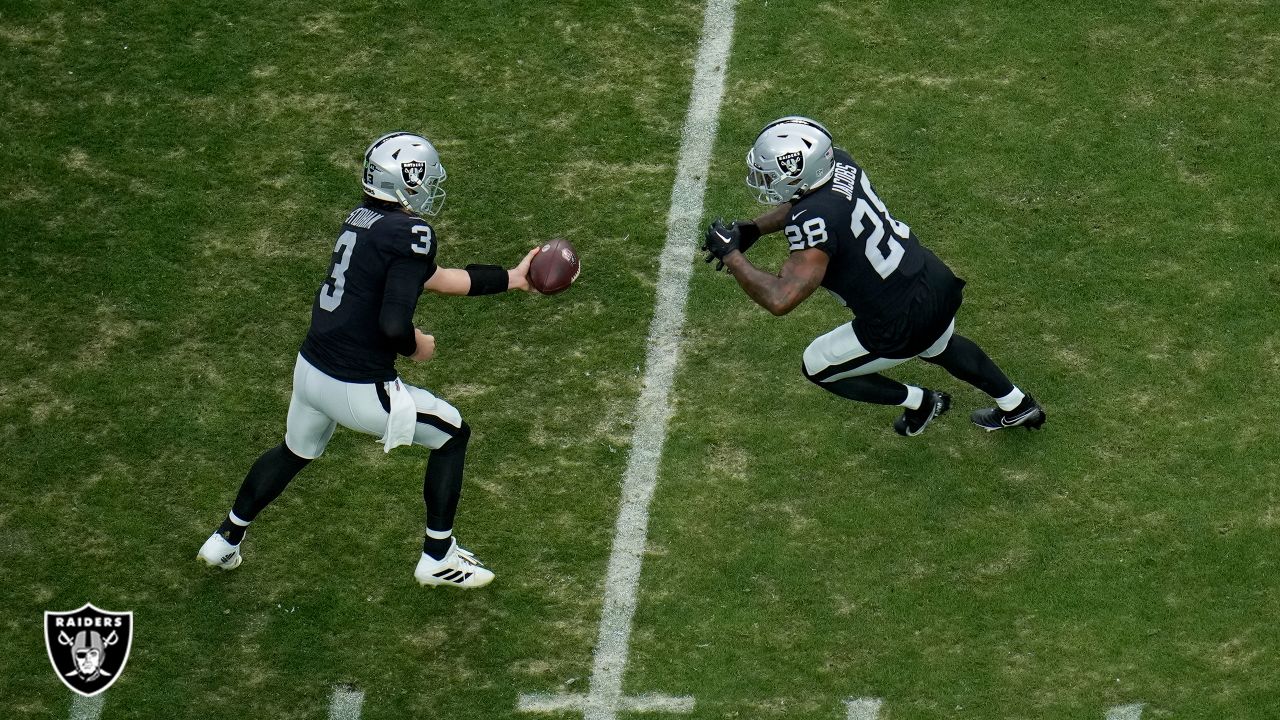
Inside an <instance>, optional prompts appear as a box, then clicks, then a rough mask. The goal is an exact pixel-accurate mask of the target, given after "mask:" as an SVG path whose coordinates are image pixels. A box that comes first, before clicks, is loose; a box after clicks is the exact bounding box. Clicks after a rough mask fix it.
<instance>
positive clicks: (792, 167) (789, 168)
mask: <svg viewBox="0 0 1280 720" xmlns="http://www.w3.org/2000/svg"><path fill="white" fill-rule="evenodd" d="M778 167H779V168H782V172H783V173H784V174H786V175H788V176H790V175H799V174H800V171H801V170H804V155H802V154H801V153H800V151H799V150H793V151H791V152H789V153H785V154H783V155H779V156H778Z"/></svg>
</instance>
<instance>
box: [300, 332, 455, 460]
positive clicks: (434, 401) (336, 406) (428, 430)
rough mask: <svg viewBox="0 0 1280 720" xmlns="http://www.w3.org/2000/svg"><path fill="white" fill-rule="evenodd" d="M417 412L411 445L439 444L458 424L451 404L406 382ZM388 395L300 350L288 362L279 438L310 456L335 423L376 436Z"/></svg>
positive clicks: (381, 428)
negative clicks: (289, 383)
mask: <svg viewBox="0 0 1280 720" xmlns="http://www.w3.org/2000/svg"><path fill="white" fill-rule="evenodd" d="M405 388H406V389H407V390H408V391H409V393H410V394H411V395H412V396H413V404H414V405H415V406H416V408H417V411H418V417H417V423H416V425H415V426H414V430H413V444H414V445H421V446H423V447H426V448H430V449H432V450H435V449H438V448H439V447H440V446H442V445H444V444H445V443H446V442H448V441H449V439H450V438H452V437H453V436H454V435H455V434H456V433H457V432H458V430H459V429H461V428H462V415H460V414H459V413H458V411H457V409H455V408H454V407H453V406H452V405H450V404H449V403H447V402H445V401H444V400H441V399H440V398H438V397H436V396H435V395H432V394H431V393H430V392H427V391H426V390H423V389H422V388H418V387H414V386H412V385H407V384H406V385H405ZM389 407H390V396H389V394H388V393H387V390H386V388H385V387H383V384H382V383H349V382H343V381H341V380H337V379H335V378H332V377H330V376H329V375H326V374H325V373H323V372H321V371H320V370H319V369H317V368H316V367H315V366H314V365H312V364H311V363H309V362H307V361H306V360H305V359H304V358H303V357H302V356H301V355H299V356H298V361H297V363H295V364H294V366H293V397H292V398H290V399H289V420H288V424H287V429H286V431H285V436H284V442H285V445H287V446H288V447H289V450H290V452H292V453H293V454H294V455H297V456H298V457H303V458H308V459H315V458H318V457H320V455H321V453H323V452H324V448H325V446H326V445H328V444H329V438H331V437H333V431H334V429H335V428H336V427H337V426H338V425H342V426H343V427H348V428H351V429H352V430H357V431H359V432H362V433H365V434H368V435H373V436H374V437H379V436H381V435H382V434H383V433H384V432H386V430H387V420H388V419H389V418H390V413H389V412H388V408H389Z"/></svg>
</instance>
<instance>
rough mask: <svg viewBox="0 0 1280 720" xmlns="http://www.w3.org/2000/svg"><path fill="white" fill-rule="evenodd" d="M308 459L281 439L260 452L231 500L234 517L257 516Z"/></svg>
mask: <svg viewBox="0 0 1280 720" xmlns="http://www.w3.org/2000/svg"><path fill="white" fill-rule="evenodd" d="M309 462H311V461H310V460H308V459H307V458H304V457H298V456H297V455H294V454H293V452H292V451H290V450H289V448H287V447H285V444H284V443H280V444H279V445H277V446H275V447H273V448H271V449H270V450H268V451H266V452H264V453H262V456H261V457H259V458H258V460H257V462H255V463H254V464H253V467H251V468H249V474H248V475H246V476H245V478H244V482H243V483H242V484H241V485H240V492H239V493H237V494H236V501H235V504H234V505H232V506H231V510H232V512H234V513H235V514H236V517H238V518H240V519H241V520H244V521H246V522H248V521H251V520H253V519H254V518H256V517H258V513H260V512H262V509H263V508H265V507H266V506H267V505H269V504H271V501H272V500H275V499H276V498H278V497H280V493H282V492H284V489H285V487H286V486H288V484H289V481H290V480H292V479H293V478H294V476H295V475H297V474H298V473H299V472H301V470H302V468H304V467H306V466H307V463H309Z"/></svg>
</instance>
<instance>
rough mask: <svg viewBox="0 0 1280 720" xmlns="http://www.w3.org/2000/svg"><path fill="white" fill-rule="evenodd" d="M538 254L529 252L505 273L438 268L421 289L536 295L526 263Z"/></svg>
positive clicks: (478, 268)
mask: <svg viewBox="0 0 1280 720" xmlns="http://www.w3.org/2000/svg"><path fill="white" fill-rule="evenodd" d="M537 254H538V248H534V249H532V250H530V251H529V252H528V253H527V254H526V255H525V256H524V259H523V260H521V261H520V263H519V264H518V265H516V266H515V267H513V268H511V269H510V270H504V269H503V268H502V266H501V265H468V266H467V267H465V268H445V267H442V268H437V269H436V271H435V273H434V274H433V275H432V276H431V277H430V278H429V279H428V280H427V282H426V283H425V284H424V285H423V287H424V288H425V289H427V290H430V291H431V292H433V293H436V294H438V295H493V294H494V293H500V292H506V291H507V290H524V291H525V292H537V291H536V290H534V289H533V288H532V287H531V286H530V285H529V261H531V260H533V256H534V255H537Z"/></svg>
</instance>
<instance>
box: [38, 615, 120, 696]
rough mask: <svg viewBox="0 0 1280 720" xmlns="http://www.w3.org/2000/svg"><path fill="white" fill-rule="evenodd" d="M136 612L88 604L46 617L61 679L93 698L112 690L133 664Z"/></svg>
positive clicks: (47, 642)
mask: <svg viewBox="0 0 1280 720" xmlns="http://www.w3.org/2000/svg"><path fill="white" fill-rule="evenodd" d="M132 643H133V613H132V612H120V613H117V612H110V611H108V610H99V609H98V608H96V607H94V606H93V605H92V604H91V603H85V604H84V606H83V607H81V608H80V609H78V610H72V611H70V612H48V611H46V612H45V614H44V646H45V649H46V650H48V651H49V662H51V663H53V670H54V672H56V673H57V674H58V679H60V680H62V682H63V684H64V685H66V686H67V687H69V688H71V690H72V691H73V692H76V693H79V694H81V695H84V696H85V697H93V696H94V695H97V694H98V693H100V692H103V691H104V690H106V689H107V688H109V687H111V685H112V683H114V682H115V681H116V680H117V679H118V678H119V677H120V673H121V671H123V670H124V664H125V663H126V662H128V661H129V646H130V645H131V644H132Z"/></svg>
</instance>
